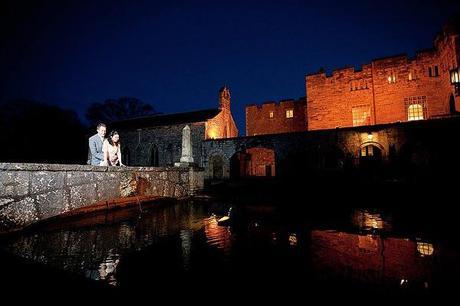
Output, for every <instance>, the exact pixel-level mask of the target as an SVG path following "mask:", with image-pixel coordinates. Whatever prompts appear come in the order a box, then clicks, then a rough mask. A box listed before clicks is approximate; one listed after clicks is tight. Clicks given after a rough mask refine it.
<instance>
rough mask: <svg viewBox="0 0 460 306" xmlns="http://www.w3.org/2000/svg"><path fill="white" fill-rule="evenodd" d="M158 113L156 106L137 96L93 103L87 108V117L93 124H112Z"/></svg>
mask: <svg viewBox="0 0 460 306" xmlns="http://www.w3.org/2000/svg"><path fill="white" fill-rule="evenodd" d="M153 114H156V112H155V108H154V107H153V106H152V105H150V104H148V103H145V102H142V101H141V100H139V99H137V98H131V97H122V98H118V99H107V100H105V101H104V102H102V103H99V102H96V103H93V104H91V105H90V106H89V107H88V109H87V110H86V114H85V115H86V119H87V120H88V122H89V124H90V125H91V126H96V125H97V124H98V123H99V122H103V123H105V124H110V123H113V122H116V121H120V120H124V119H130V118H135V117H141V116H146V115H153Z"/></svg>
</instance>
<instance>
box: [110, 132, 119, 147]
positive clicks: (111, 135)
mask: <svg viewBox="0 0 460 306" xmlns="http://www.w3.org/2000/svg"><path fill="white" fill-rule="evenodd" d="M115 135H118V136H120V134H118V132H117V131H111V132H110V134H109V138H108V139H107V141H108V142H109V143H110V145H111V146H113V141H112V137H113V136H115ZM119 144H120V140H118V142H117V145H119Z"/></svg>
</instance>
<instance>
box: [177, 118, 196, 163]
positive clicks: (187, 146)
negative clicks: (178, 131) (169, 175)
mask: <svg viewBox="0 0 460 306" xmlns="http://www.w3.org/2000/svg"><path fill="white" fill-rule="evenodd" d="M192 164H193V149H192V137H191V134H190V127H189V126H188V125H186V126H185V127H184V128H183V129H182V154H181V158H180V162H179V163H175V164H174V165H175V166H177V167H180V166H182V167H184V166H191V165H192Z"/></svg>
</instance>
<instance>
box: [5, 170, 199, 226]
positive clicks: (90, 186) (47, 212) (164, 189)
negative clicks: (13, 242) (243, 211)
mask: <svg viewBox="0 0 460 306" xmlns="http://www.w3.org/2000/svg"><path fill="white" fill-rule="evenodd" d="M202 187H203V174H202V171H201V170H199V169H195V168H186V167H165V168H147V167H145V168H141V167H95V166H86V165H85V166H83V165H49V164H9V163H0V232H1V231H7V230H11V229H16V228H21V227H24V226H27V225H30V224H32V223H35V222H37V221H40V220H45V219H48V218H51V217H55V216H58V215H61V214H64V213H68V212H71V211H74V210H77V209H81V208H83V207H88V206H91V205H95V204H98V203H99V204H100V203H103V202H104V201H109V200H117V199H123V198H129V197H136V196H137V197H152V198H154V197H169V198H184V197H188V196H191V195H193V194H194V193H195V192H196V191H197V190H200V189H201V188H202Z"/></svg>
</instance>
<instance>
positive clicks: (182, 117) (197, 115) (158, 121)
mask: <svg viewBox="0 0 460 306" xmlns="http://www.w3.org/2000/svg"><path fill="white" fill-rule="evenodd" d="M219 113H220V109H218V108H210V109H203V110H198V111H192V112H186V113H176V114H166V115H151V116H145V117H138V118H132V119H127V120H122V121H117V122H114V123H112V124H111V126H112V128H118V129H130V128H145V127H154V126H164V125H175V124H183V123H195V122H204V121H206V120H208V119H211V118H214V117H215V116H217V114H219Z"/></svg>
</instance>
